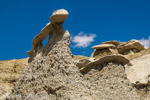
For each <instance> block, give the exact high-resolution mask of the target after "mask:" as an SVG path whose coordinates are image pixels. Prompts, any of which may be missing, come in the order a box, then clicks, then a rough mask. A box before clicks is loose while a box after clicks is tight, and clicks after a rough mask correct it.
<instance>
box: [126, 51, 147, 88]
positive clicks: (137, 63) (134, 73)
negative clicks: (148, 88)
mask: <svg viewBox="0 0 150 100" xmlns="http://www.w3.org/2000/svg"><path fill="white" fill-rule="evenodd" d="M149 61H150V54H148V53H146V54H144V55H141V56H139V57H137V58H134V59H133V60H131V63H132V65H133V66H128V65H126V66H125V67H126V74H127V78H128V79H129V80H130V82H131V83H133V84H135V85H150V62H149Z"/></svg>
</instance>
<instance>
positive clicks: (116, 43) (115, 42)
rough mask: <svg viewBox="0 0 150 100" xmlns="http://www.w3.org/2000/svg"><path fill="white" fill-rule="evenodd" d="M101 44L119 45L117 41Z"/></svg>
mask: <svg viewBox="0 0 150 100" xmlns="http://www.w3.org/2000/svg"><path fill="white" fill-rule="evenodd" d="M101 44H115V45H116V46H118V45H119V44H120V43H119V42H118V41H106V42H103V43H101Z"/></svg>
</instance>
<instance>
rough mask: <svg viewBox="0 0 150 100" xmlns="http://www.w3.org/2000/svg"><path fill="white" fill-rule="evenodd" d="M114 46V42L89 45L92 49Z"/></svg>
mask: <svg viewBox="0 0 150 100" xmlns="http://www.w3.org/2000/svg"><path fill="white" fill-rule="evenodd" d="M115 47H116V46H115V45H114V44H100V45H96V46H93V47H91V48H92V49H105V48H115Z"/></svg>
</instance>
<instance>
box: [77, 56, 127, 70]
mask: <svg viewBox="0 0 150 100" xmlns="http://www.w3.org/2000/svg"><path fill="white" fill-rule="evenodd" d="M109 61H115V62H120V63H121V64H122V65H125V64H128V63H129V60H128V59H127V58H125V57H124V56H122V55H107V56H104V57H101V58H99V59H97V60H95V61H93V62H90V63H88V64H86V65H85V67H83V68H81V69H80V72H84V71H85V70H86V69H87V68H88V67H90V66H92V65H97V64H103V63H105V62H109Z"/></svg>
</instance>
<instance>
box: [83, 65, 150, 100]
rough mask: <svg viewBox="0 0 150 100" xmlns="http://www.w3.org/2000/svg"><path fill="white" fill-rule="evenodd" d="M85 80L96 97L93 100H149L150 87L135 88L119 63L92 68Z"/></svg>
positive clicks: (84, 76) (87, 71)
mask: <svg viewBox="0 0 150 100" xmlns="http://www.w3.org/2000/svg"><path fill="white" fill-rule="evenodd" d="M83 78H84V80H86V81H88V83H87V84H86V86H87V87H88V88H89V89H90V91H91V93H92V94H93V95H94V96H95V97H96V99H93V100H148V99H149V97H148V94H149V90H150V89H148V88H149V87H142V88H136V87H134V85H132V84H131V83H130V82H129V80H128V79H127V77H126V74H125V68H124V67H123V66H122V65H121V64H120V63H117V62H108V63H103V64H101V65H94V66H91V67H89V68H88V69H87V70H86V71H85V72H84V73H83ZM146 90H147V91H146Z"/></svg>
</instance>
